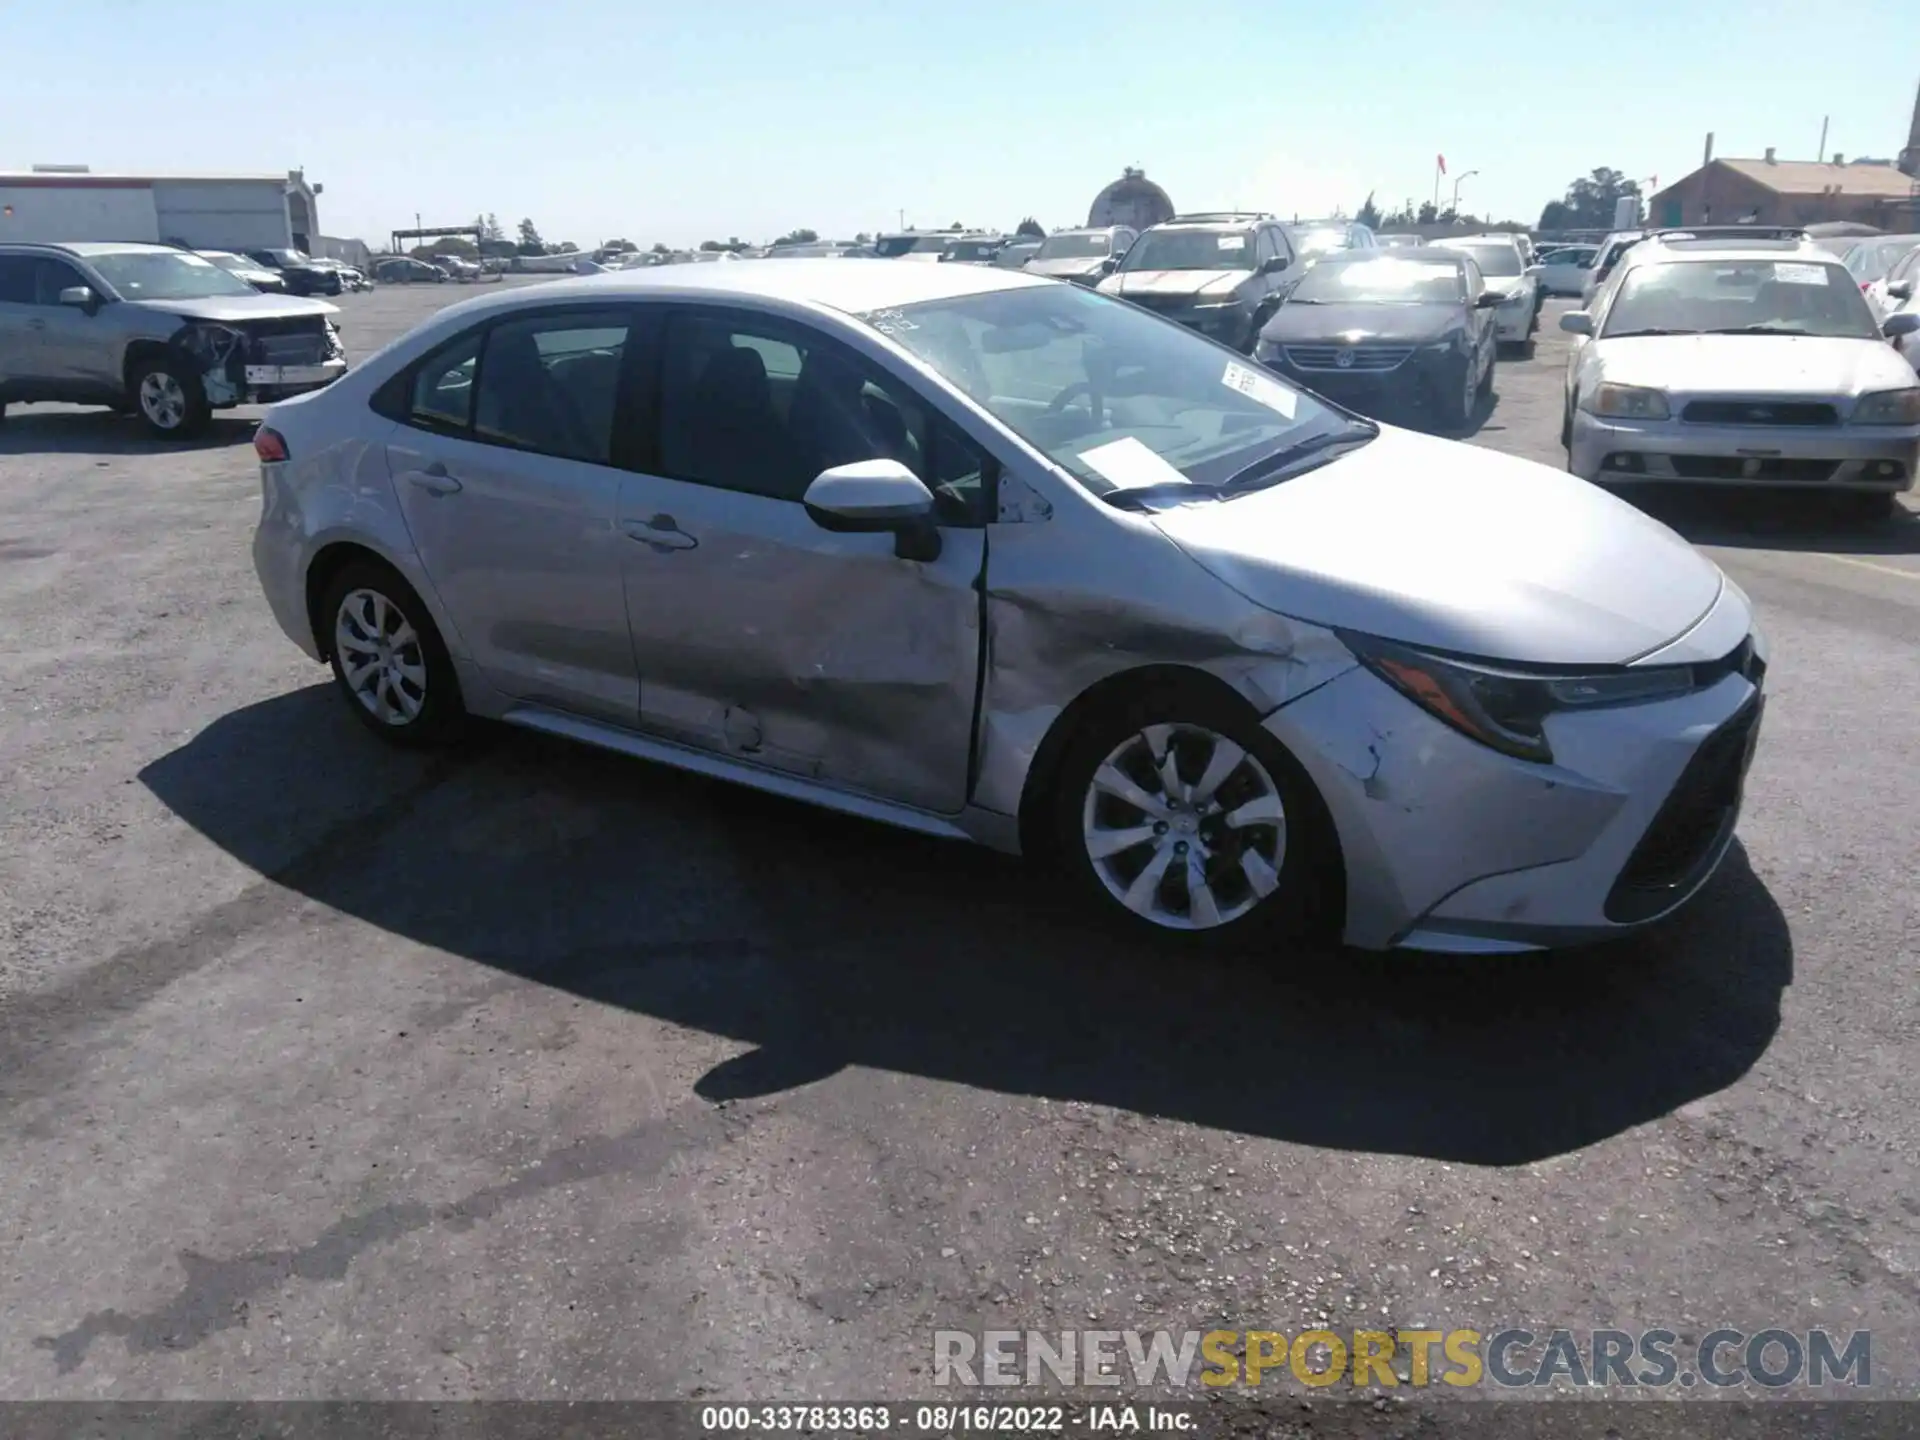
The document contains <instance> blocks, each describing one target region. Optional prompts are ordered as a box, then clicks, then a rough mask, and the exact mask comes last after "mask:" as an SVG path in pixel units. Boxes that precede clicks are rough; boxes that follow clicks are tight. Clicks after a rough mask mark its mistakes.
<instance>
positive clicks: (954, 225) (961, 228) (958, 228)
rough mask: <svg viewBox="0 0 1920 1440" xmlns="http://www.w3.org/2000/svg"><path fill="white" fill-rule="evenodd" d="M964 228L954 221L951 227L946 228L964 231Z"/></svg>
mask: <svg viewBox="0 0 1920 1440" xmlns="http://www.w3.org/2000/svg"><path fill="white" fill-rule="evenodd" d="M966 228H967V227H966V226H964V225H962V224H961V223H960V222H959V221H958V220H956V221H954V222H953V223H952V224H951V225H949V226H948V227H947V229H949V230H964V229H966Z"/></svg>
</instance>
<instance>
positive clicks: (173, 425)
mask: <svg viewBox="0 0 1920 1440" xmlns="http://www.w3.org/2000/svg"><path fill="white" fill-rule="evenodd" d="M140 413H141V414H142V415H144V416H146V418H147V423H148V424H150V425H152V426H153V427H154V428H155V429H156V430H178V429H179V428H180V426H181V425H182V424H183V423H184V422H185V421H186V418H187V392H186V391H185V390H184V389H182V388H181V386H180V382H179V381H178V380H176V379H174V377H173V376H171V375H169V374H168V373H167V372H166V371H164V370H149V371H148V372H147V373H146V374H145V375H143V376H142V377H141V378H140Z"/></svg>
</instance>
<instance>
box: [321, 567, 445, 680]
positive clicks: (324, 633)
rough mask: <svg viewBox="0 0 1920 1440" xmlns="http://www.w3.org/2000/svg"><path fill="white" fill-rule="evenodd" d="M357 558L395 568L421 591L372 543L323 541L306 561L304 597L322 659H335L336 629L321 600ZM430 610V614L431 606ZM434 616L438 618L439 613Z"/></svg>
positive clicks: (410, 586) (396, 574)
mask: <svg viewBox="0 0 1920 1440" xmlns="http://www.w3.org/2000/svg"><path fill="white" fill-rule="evenodd" d="M355 561H363V562H366V563H369V564H373V565H378V566H379V567H380V568H381V569H382V570H387V571H390V572H392V574H393V575H394V577H395V578H396V579H398V580H399V581H400V582H401V583H402V584H403V585H405V586H406V587H407V588H408V589H409V590H411V591H413V592H414V593H415V594H416V595H417V594H419V593H420V592H419V587H418V586H416V585H415V584H414V583H413V581H411V580H410V579H408V578H407V572H406V571H405V570H403V569H402V568H401V567H400V566H398V565H396V564H394V563H393V561H392V560H390V559H388V558H387V557H386V556H385V555H382V554H381V553H380V552H379V551H378V550H375V549H374V548H373V547H372V546H370V545H366V544H363V543H361V542H360V541H358V540H333V541H329V542H328V543H326V544H325V545H322V546H321V547H320V548H319V549H318V550H316V551H315V552H314V555H313V558H312V559H311V560H309V561H308V562H307V576H306V597H305V599H306V614H307V628H308V629H309V630H310V631H311V632H312V634H313V643H314V644H315V646H317V647H318V649H319V651H320V658H321V659H322V660H323V661H328V660H332V659H333V632H332V627H331V626H329V625H328V624H327V623H326V617H325V616H323V615H322V614H321V613H320V607H321V602H322V601H324V600H325V599H326V598H327V590H328V587H330V586H331V585H332V584H333V582H334V578H335V577H336V576H337V575H339V573H340V572H341V571H342V570H344V569H346V567H347V566H349V565H351V564H353V563H354V562H355ZM421 603H422V604H423V605H425V604H427V601H426V599H425V597H422V599H421ZM428 610H429V614H431V613H432V609H431V606H429V607H428ZM434 618H435V619H436V620H437V619H438V617H437V616H436V617H434Z"/></svg>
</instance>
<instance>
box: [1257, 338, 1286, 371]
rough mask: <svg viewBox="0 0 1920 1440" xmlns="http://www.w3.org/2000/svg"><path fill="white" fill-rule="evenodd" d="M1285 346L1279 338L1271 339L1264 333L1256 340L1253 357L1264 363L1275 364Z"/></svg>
mask: <svg viewBox="0 0 1920 1440" xmlns="http://www.w3.org/2000/svg"><path fill="white" fill-rule="evenodd" d="M1283 348H1284V347H1283V346H1282V345H1281V344H1280V342H1279V341H1278V340H1269V339H1267V337H1266V336H1264V335H1262V336H1261V337H1260V338H1259V339H1258V340H1257V341H1255V342H1254V346H1253V358H1254V359H1256V360H1258V361H1259V362H1260V363H1261V364H1263V365H1274V364H1277V363H1278V362H1279V360H1280V352H1281V350H1282V349H1283Z"/></svg>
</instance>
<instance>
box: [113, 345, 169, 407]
mask: <svg viewBox="0 0 1920 1440" xmlns="http://www.w3.org/2000/svg"><path fill="white" fill-rule="evenodd" d="M180 353H181V352H180V351H179V350H178V349H177V348H176V347H174V346H172V345H170V344H168V343H167V342H166V341H165V340H154V339H141V340H133V341H129V342H128V344H127V351H126V354H124V355H122V356H121V357H120V386H121V388H122V389H123V390H125V391H126V392H127V399H129V400H132V399H134V398H135V396H134V393H133V374H134V371H136V370H138V369H139V368H140V367H141V366H142V365H144V364H146V363H147V361H149V360H164V359H167V358H168V357H169V356H173V355H178V354H180Z"/></svg>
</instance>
